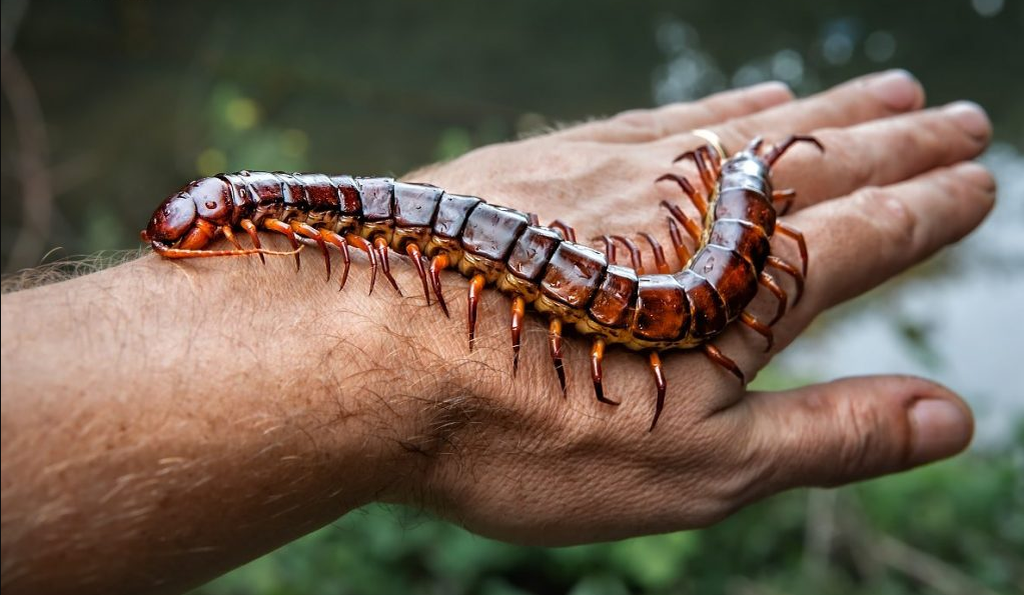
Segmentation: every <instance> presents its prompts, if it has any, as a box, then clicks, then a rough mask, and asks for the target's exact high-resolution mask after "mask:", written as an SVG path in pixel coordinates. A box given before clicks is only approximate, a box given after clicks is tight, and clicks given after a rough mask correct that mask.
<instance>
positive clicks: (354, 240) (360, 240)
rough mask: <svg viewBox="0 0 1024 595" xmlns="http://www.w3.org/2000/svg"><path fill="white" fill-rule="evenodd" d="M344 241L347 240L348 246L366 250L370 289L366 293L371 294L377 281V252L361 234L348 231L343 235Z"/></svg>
mask: <svg viewBox="0 0 1024 595" xmlns="http://www.w3.org/2000/svg"><path fill="white" fill-rule="evenodd" d="M345 241H346V242H348V244H349V245H350V246H353V247H354V248H358V249H359V250H362V251H363V252H366V258H368V259H369V260H370V290H369V291H368V292H367V293H366V295H372V294H373V286H374V284H375V283H376V282H377V254H376V253H375V252H374V250H373V246H370V243H369V242H367V241H366V238H364V237H362V236H357V235H356V234H354V233H350V234H347V235H345Z"/></svg>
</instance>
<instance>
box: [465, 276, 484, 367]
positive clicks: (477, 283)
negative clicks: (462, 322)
mask: <svg viewBox="0 0 1024 595" xmlns="http://www.w3.org/2000/svg"><path fill="white" fill-rule="evenodd" d="M486 282H487V280H486V279H485V278H484V276H483V275H473V278H472V279H470V280H469V290H468V291H467V296H468V297H469V309H468V310H467V313H468V314H467V316H468V322H469V350H470V351H473V343H474V342H475V341H476V310H477V307H478V306H479V305H480V295H481V294H482V293H483V290H484V284H485V283H486Z"/></svg>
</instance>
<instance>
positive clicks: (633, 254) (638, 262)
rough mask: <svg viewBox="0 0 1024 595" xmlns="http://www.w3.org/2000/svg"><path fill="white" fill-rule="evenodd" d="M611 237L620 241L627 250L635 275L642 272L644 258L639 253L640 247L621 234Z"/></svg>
mask: <svg viewBox="0 0 1024 595" xmlns="http://www.w3.org/2000/svg"><path fill="white" fill-rule="evenodd" d="M612 239H613V240H615V241H616V242H619V243H621V244H622V245H623V246H625V247H626V250H627V251H629V260H630V262H631V263H632V265H633V270H634V271H636V274H637V275H643V274H644V258H643V256H642V255H641V254H640V248H638V247H637V245H636V244H635V243H634V242H633V240H631V239H629V238H627V237H623V236H612Z"/></svg>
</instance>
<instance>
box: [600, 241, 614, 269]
mask: <svg viewBox="0 0 1024 595" xmlns="http://www.w3.org/2000/svg"><path fill="white" fill-rule="evenodd" d="M601 242H603V243H604V256H605V258H607V259H608V264H615V256H616V254H615V242H614V241H613V240H612V238H611V236H601Z"/></svg>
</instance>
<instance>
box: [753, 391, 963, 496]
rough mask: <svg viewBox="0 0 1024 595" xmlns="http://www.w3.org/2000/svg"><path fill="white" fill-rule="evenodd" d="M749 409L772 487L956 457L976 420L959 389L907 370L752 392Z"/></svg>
mask: <svg viewBox="0 0 1024 595" xmlns="http://www.w3.org/2000/svg"><path fill="white" fill-rule="evenodd" d="M739 407H741V408H745V409H746V410H745V411H741V412H740V413H741V415H746V416H748V417H747V421H748V424H746V427H747V428H748V429H749V431H750V432H751V434H750V442H749V443H748V444H750V446H751V447H752V448H753V451H754V452H752V453H750V454H751V455H752V457H751V458H752V460H754V461H757V463H758V466H759V467H761V468H762V469H763V470H764V476H765V477H768V478H771V479H770V480H769V483H773V484H776V485H768V486H764V487H765V488H767V489H769V490H771V491H778V490H783V489H786V488H789V487H795V486H811V485H839V484H843V483H848V482H852V481H856V480H859V479H864V478H868V477H875V476H878V475H883V474H885V473H892V472H895V471H902V470H904V469H909V468H911V467H915V466H917V465H923V464H925V463H930V462H932V461H936V460H939V459H943V458H946V457H949V456H952V455H954V454H956V453H958V452H960V451H961V450H963V449H964V448H966V447H967V445H968V444H969V443H970V441H971V436H972V434H973V433H974V419H973V417H972V415H971V410H970V408H969V407H968V406H967V404H966V403H964V402H963V401H962V400H961V399H960V398H959V397H958V396H956V395H955V394H953V393H952V392H950V391H949V390H948V389H946V388H944V387H942V386H939V385H937V384H935V383H932V382H929V381H926V380H923V379H920V378H913V377H908V376H865V377H858V378H845V379H842V380H836V381H834V382H828V383H825V384H816V385H812V386H807V387H803V388H800V389H796V390H792V391H783V392H776V393H752V394H750V395H748V397H747V398H746V399H744V400H743V401H742V402H741V404H740V405H739Z"/></svg>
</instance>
